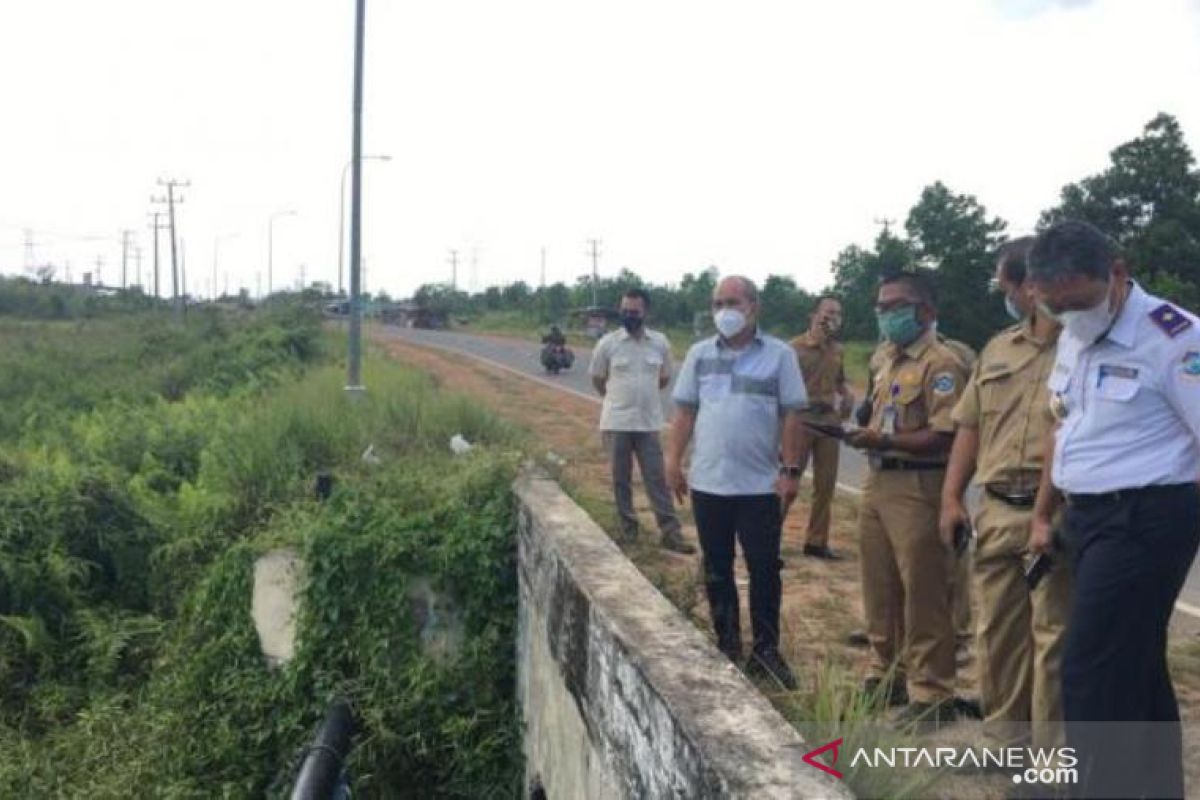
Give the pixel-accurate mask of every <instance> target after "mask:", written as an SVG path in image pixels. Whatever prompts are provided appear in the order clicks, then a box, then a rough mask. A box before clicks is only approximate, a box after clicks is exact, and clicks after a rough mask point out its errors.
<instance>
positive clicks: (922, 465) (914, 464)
mask: <svg viewBox="0 0 1200 800" xmlns="http://www.w3.org/2000/svg"><path fill="white" fill-rule="evenodd" d="M945 468H946V465H945V464H941V463H938V464H932V463H929V462H924V461H905V460H904V459H902V458H881V459H879V466H878V467H876V469H878V470H881V471H884V470H899V471H902V472H915V471H920V470H934V469H945Z"/></svg>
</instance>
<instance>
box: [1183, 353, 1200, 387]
mask: <svg viewBox="0 0 1200 800" xmlns="http://www.w3.org/2000/svg"><path fill="white" fill-rule="evenodd" d="M1183 377H1185V378H1189V379H1191V380H1194V381H1200V351H1198V350H1191V351H1189V352H1188V353H1187V354H1186V355H1185V356H1184V357H1183Z"/></svg>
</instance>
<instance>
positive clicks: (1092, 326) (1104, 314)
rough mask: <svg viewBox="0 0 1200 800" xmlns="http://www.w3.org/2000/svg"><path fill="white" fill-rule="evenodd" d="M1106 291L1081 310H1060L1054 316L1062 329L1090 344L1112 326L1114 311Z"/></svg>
mask: <svg viewBox="0 0 1200 800" xmlns="http://www.w3.org/2000/svg"><path fill="white" fill-rule="evenodd" d="M1109 305H1110V303H1109V297H1108V292H1107V291H1105V293H1104V299H1103V300H1101V301H1100V302H1099V303H1097V304H1096V305H1094V306H1092V307H1091V308H1085V309H1083V310H1082V311H1060V312H1059V313H1058V314H1056V315H1055V318H1056V319H1057V320H1058V321H1059V323H1060V324H1061V325H1062V326H1063V330H1064V331H1066V332H1067V333H1068V334H1069V335H1071V336H1073V337H1074V338H1076V339H1078V340H1079V341H1081V342H1085V343H1087V344H1092V343H1093V342H1095V341H1096V340H1097V339H1099V338H1100V337H1101V336H1103V335H1104V334H1106V333H1108V330H1109V328H1111V327H1112V323H1113V319H1114V318H1115V317H1116V313H1115V312H1113V310H1112V309H1111V308H1110V307H1109Z"/></svg>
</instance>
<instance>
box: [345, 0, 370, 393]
mask: <svg viewBox="0 0 1200 800" xmlns="http://www.w3.org/2000/svg"><path fill="white" fill-rule="evenodd" d="M355 11H356V13H355V24H354V106H353V112H352V113H353V117H354V126H353V133H352V135H351V145H350V164H351V169H352V170H353V172H354V191H352V192H351V193H350V331H349V333H350V346H349V353H348V354H347V355H348V356H349V358H348V361H349V363H348V364H347V367H346V391H347V392H348V393H349V394H350V396H351V398H356V397H359V396H361V395H362V393H363V392H364V391H366V387H364V386H363V385H362V305H361V304H362V298H361V297H360V291H361V288H362V287H361V283H362V271H361V268H362V104H363V44H364V39H365V32H366V19H367V0H356V2H355Z"/></svg>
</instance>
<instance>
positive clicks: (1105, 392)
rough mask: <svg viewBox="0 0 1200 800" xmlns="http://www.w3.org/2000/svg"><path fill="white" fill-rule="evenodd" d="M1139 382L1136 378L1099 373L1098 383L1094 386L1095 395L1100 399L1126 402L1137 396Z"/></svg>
mask: <svg viewBox="0 0 1200 800" xmlns="http://www.w3.org/2000/svg"><path fill="white" fill-rule="evenodd" d="M1140 388H1141V383H1139V382H1138V379H1137V378H1126V377H1118V376H1115V375H1101V377H1100V385H1099V386H1098V387H1097V388H1096V396H1097V397H1099V398H1100V399H1101V400H1111V401H1115V402H1119V403H1127V402H1129V401H1130V400H1132V399H1133V398H1134V397H1136V396H1137V393H1138V389H1140Z"/></svg>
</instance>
